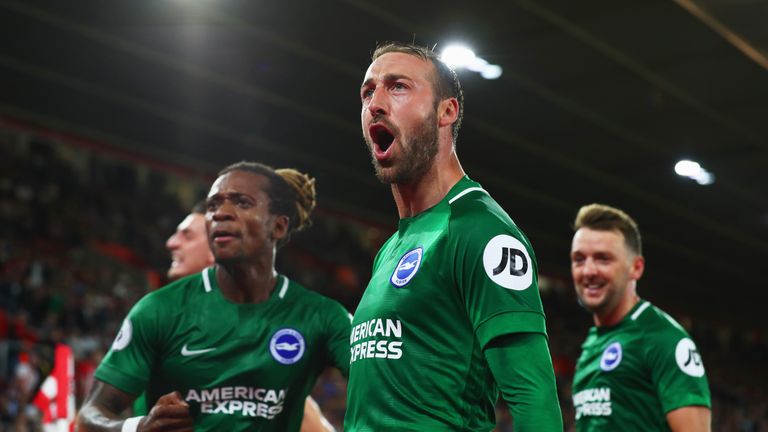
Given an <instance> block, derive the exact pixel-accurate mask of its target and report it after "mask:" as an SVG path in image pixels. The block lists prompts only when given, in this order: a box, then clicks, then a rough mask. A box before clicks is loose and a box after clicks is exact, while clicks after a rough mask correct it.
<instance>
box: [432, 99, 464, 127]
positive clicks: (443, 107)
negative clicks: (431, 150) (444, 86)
mask: <svg viewBox="0 0 768 432" xmlns="http://www.w3.org/2000/svg"><path fill="white" fill-rule="evenodd" d="M458 119H459V101H458V100H456V98H454V97H452V98H448V99H443V100H442V101H440V104H438V106H437V125H438V126H440V127H442V126H449V125H452V124H454V123H456V121H457V120H458Z"/></svg>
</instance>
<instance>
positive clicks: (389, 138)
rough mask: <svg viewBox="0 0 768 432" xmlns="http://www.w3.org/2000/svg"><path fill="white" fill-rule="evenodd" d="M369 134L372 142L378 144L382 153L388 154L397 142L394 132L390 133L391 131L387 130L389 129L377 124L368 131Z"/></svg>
mask: <svg viewBox="0 0 768 432" xmlns="http://www.w3.org/2000/svg"><path fill="white" fill-rule="evenodd" d="M368 133H369V134H370V135H371V140H372V141H373V143H374V144H376V146H378V147H379V150H381V151H382V152H386V151H387V149H389V146H391V145H392V143H393V142H394V141H395V136H394V135H393V134H392V132H390V131H389V129H387V127H386V126H384V125H382V124H375V125H373V126H371V128H370V129H369V130H368Z"/></svg>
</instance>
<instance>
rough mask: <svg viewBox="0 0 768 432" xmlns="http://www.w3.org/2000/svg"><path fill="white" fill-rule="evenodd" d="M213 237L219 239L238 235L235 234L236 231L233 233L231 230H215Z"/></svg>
mask: <svg viewBox="0 0 768 432" xmlns="http://www.w3.org/2000/svg"><path fill="white" fill-rule="evenodd" d="M211 237H212V238H213V239H214V240H217V239H230V238H233V237H236V235H235V233H233V232H231V231H226V230H215V231H213V234H212V235H211Z"/></svg>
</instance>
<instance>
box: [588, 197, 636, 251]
mask: <svg viewBox="0 0 768 432" xmlns="http://www.w3.org/2000/svg"><path fill="white" fill-rule="evenodd" d="M579 228H589V229H593V230H597V231H619V232H620V233H621V234H622V235H624V243H625V244H626V245H627V248H629V250H631V251H632V252H634V253H635V254H636V255H642V254H643V243H642V239H641V237H640V229H639V228H638V227H637V222H635V220H634V219H632V218H631V217H630V216H629V215H628V214H626V213H625V212H624V211H622V210H620V209H617V208H616V207H611V206H609V205H605V204H588V205H585V206H583V207H581V208H580V209H579V212H578V213H577V214H576V219H575V220H574V221H573V231H574V232H575V231H578V230H579Z"/></svg>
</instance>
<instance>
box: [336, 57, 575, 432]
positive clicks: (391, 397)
mask: <svg viewBox="0 0 768 432" xmlns="http://www.w3.org/2000/svg"><path fill="white" fill-rule="evenodd" d="M372 60H373V62H372V64H371V65H370V66H369V67H368V71H367V72H366V74H365V78H364V81H363V84H362V87H361V89H360V97H361V100H362V113H361V120H362V129H363V137H364V139H365V142H366V143H367V146H368V148H369V150H370V152H371V155H372V160H373V165H374V168H375V171H376V175H377V177H378V178H379V179H380V180H381V181H382V182H384V183H385V184H389V185H390V186H391V189H392V194H393V196H394V199H395V204H396V205H397V210H398V214H399V217H400V223H399V227H398V230H397V232H396V233H395V234H394V235H393V236H392V237H391V238H390V239H389V240H388V241H387V242H386V243H385V244H384V246H383V247H382V249H381V250H380V251H379V253H378V254H377V256H376V258H375V260H374V264H373V273H372V276H371V280H370V282H369V284H368V287H367V288H366V291H365V293H364V295H363V298H362V299H361V301H360V304H359V306H358V308H357V311H356V312H355V315H354V319H353V328H352V334H351V336H350V349H351V356H352V357H351V364H350V376H349V386H348V395H347V413H346V417H345V420H344V430H345V431H351V432H360V431H390V430H391V431H394V430H397V431H447V430H451V431H458V430H461V431H490V430H491V429H493V428H494V425H495V418H494V417H495V413H494V406H495V403H496V400H497V397H498V391H499V390H501V394H502V396H503V398H504V400H505V401H506V402H507V403H508V405H509V407H510V409H511V411H512V415H513V417H514V423H515V430H516V431H562V428H563V427H562V418H561V414H560V407H559V405H558V400H557V391H556V388H555V379H554V373H553V369H552V362H551V359H550V355H549V349H548V347H547V336H546V331H545V323H544V313H543V311H542V306H541V299H540V297H539V292H538V288H537V275H536V271H537V264H536V260H535V256H534V254H533V249H532V248H531V245H530V243H529V242H528V239H527V238H526V237H525V235H524V234H523V233H522V231H520V229H519V228H518V227H517V226H516V225H515V224H514V222H512V220H511V219H510V217H509V216H508V215H507V213H506V212H505V211H504V210H503V209H502V208H501V207H500V206H499V205H498V204H497V203H496V202H495V201H494V200H493V199H492V198H491V197H490V195H489V194H488V192H486V191H485V190H484V189H483V188H482V187H481V186H480V185H479V184H478V183H476V182H474V181H472V180H470V179H469V178H468V177H467V176H466V175H465V174H464V171H463V170H462V168H461V165H460V164H459V160H458V158H457V156H456V138H457V134H458V130H459V125H460V123H461V118H462V114H463V95H462V91H461V87H460V84H459V81H458V78H457V76H456V74H455V73H454V72H453V71H452V70H451V69H450V68H448V67H447V66H446V65H445V64H444V63H443V62H442V61H440V60H439V59H438V58H437V56H436V54H435V53H434V52H433V51H432V50H430V49H428V48H422V47H418V46H415V45H411V44H400V43H390V44H386V45H381V46H379V47H378V48H377V49H376V51H375V52H374V54H373V58H372Z"/></svg>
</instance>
